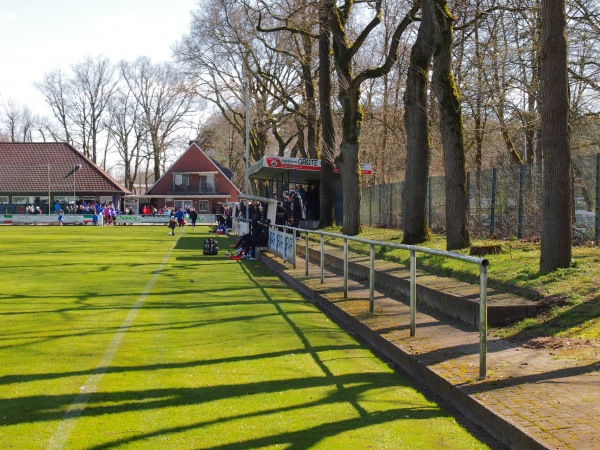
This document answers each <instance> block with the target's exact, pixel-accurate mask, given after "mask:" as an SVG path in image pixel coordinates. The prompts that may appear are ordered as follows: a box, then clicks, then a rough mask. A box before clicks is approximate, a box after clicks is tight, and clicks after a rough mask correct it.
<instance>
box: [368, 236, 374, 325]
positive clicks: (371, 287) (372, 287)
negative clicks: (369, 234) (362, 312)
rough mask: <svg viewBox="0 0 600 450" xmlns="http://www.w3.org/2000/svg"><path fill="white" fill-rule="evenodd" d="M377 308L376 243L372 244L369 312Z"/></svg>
mask: <svg viewBox="0 0 600 450" xmlns="http://www.w3.org/2000/svg"><path fill="white" fill-rule="evenodd" d="M374 310H375V245H373V244H371V251H370V264H369V313H371V314H373V311H374Z"/></svg>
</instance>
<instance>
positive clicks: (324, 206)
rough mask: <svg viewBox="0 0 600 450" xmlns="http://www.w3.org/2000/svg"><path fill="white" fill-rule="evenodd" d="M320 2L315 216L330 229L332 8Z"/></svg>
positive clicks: (331, 185)
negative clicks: (318, 163) (318, 170)
mask: <svg viewBox="0 0 600 450" xmlns="http://www.w3.org/2000/svg"><path fill="white" fill-rule="evenodd" d="M330 3H331V2H330V1H329V0H322V1H321V7H320V8H319V26H320V35H319V110H320V114H321V139H322V141H321V155H320V156H321V174H320V187H319V196H320V202H319V205H320V206H319V209H320V211H319V214H320V222H319V226H320V227H321V228H325V227H330V226H332V225H333V219H334V215H333V170H334V167H335V128H334V126H333V113H332V109H331V30H330V28H329V20H330V18H331V14H332V5H331V4H330Z"/></svg>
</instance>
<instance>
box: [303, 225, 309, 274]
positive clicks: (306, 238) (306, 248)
mask: <svg viewBox="0 0 600 450" xmlns="http://www.w3.org/2000/svg"><path fill="white" fill-rule="evenodd" d="M304 236H305V240H306V247H305V252H306V253H305V256H306V272H305V273H304V275H306V276H308V262H309V259H310V256H309V254H308V231H305V232H304Z"/></svg>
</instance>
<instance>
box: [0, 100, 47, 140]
mask: <svg viewBox="0 0 600 450" xmlns="http://www.w3.org/2000/svg"><path fill="white" fill-rule="evenodd" d="M0 117H1V121H0V123H1V124H2V125H3V126H4V133H5V134H6V136H7V139H8V140H9V141H10V142H32V141H33V140H34V139H33V137H34V133H36V132H37V128H36V127H37V123H38V119H37V118H36V117H35V116H34V115H33V113H32V112H31V110H30V109H29V108H28V107H27V106H20V105H19V104H17V102H16V101H15V100H14V99H8V100H6V101H5V102H4V104H3V105H2V115H1V116H0Z"/></svg>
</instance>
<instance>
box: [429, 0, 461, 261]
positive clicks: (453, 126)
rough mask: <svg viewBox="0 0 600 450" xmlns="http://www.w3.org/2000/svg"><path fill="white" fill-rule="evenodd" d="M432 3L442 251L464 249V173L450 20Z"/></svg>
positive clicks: (438, 0)
mask: <svg viewBox="0 0 600 450" xmlns="http://www.w3.org/2000/svg"><path fill="white" fill-rule="evenodd" d="M426 1H430V2H432V10H433V23H434V40H435V47H434V54H433V86H434V90H435V95H436V97H437V100H438V103H439V107H440V131H441V137H442V146H443V147H444V161H445V164H446V249H447V250H455V249H460V248H465V247H468V246H469V245H470V244H471V243H470V238H469V229H468V226H467V224H468V222H467V220H468V218H467V206H468V205H467V202H468V198H467V173H466V160H465V148H464V137H463V121H462V110H461V105H460V94H459V92H458V87H457V86H456V83H455V82H454V76H453V74H452V41H453V23H454V17H453V16H452V13H451V12H450V10H449V9H448V2H447V1H446V0H426Z"/></svg>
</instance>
